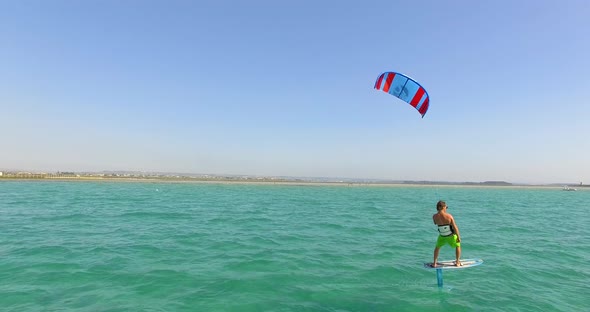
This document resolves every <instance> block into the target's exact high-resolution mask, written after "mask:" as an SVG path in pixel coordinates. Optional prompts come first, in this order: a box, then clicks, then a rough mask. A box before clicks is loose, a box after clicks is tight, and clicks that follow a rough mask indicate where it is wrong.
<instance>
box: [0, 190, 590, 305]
mask: <svg viewBox="0 0 590 312" xmlns="http://www.w3.org/2000/svg"><path fill="white" fill-rule="evenodd" d="M439 199H444V200H446V201H447V204H448V205H449V210H448V211H449V213H451V214H453V215H454V216H455V219H456V221H457V224H458V225H459V227H460V229H461V234H462V239H463V240H462V246H463V258H482V259H484V261H485V263H484V264H483V265H482V266H478V267H474V268H467V269H462V270H449V271H445V273H444V281H445V286H444V287H443V288H438V287H437V286H436V275H435V272H434V271H431V270H426V269H423V268H422V263H423V262H429V261H431V258H432V249H433V247H434V242H435V240H436V235H437V232H436V228H435V227H434V225H433V224H432V220H431V215H432V214H433V213H434V212H435V210H436V209H435V205H436V202H437V201H438V200H439ZM589 208H590V190H580V191H578V192H563V191H561V190H560V189H541V188H540V189H532V188H467V187H362V186H353V187H346V186H291V185H289V186H284V185H244V184H241V185H240V184H236V185H233V184H231V185H222V184H172V183H160V184H156V183H94V182H0V278H1V280H2V282H1V283H0V310H2V311H583V310H588V308H589V307H590V299H589V298H590V296H589V294H590V291H589V290H590V286H589V283H590V269H588V268H589V267H588V266H587V265H588V263H589V261H590V225H589V224H588V223H589V221H590V218H588V212H589V211H590V209H589ZM453 256H454V250H453V249H451V248H450V247H444V248H443V249H442V250H441V258H442V259H452V258H453Z"/></svg>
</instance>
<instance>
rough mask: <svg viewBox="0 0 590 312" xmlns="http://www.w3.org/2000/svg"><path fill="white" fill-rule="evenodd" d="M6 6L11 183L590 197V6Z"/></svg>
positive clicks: (1, 21) (2, 33) (3, 54)
mask: <svg viewBox="0 0 590 312" xmlns="http://www.w3.org/2000/svg"><path fill="white" fill-rule="evenodd" d="M0 6H1V9H0V112H1V114H2V121H1V122H0V133H2V135H1V136H0V137H1V138H2V140H1V141H2V153H0V169H26V170H43V171H66V170H67V171H70V170H73V171H99V170H140V171H173V172H187V173H204V174H249V175H271V176H283V175H288V176H305V177H307V176H316V177H347V178H383V179H394V180H445V181H488V180H504V181H509V182H524V183H553V182H556V183H561V182H564V183H566V182H567V183H579V182H585V183H590V161H589V159H590V140H589V139H588V138H587V136H588V134H589V133H590V122H589V120H588V119H589V118H588V116H590V102H589V100H588V90H590V75H589V74H588V73H589V72H590V58H589V57H588V55H589V51H590V40H589V39H588V38H589V36H588V34H590V19H588V16H590V2H588V1H585V0H577V1H569V0H568V1H532V0H531V1H503V0H502V1H371V2H366V1H270V0H269V1H257V0H253V1H221V0H220V1H105V0H103V1H98V0H97V1H57V0H56V1H3V2H2V3H1V4H0ZM384 71H398V72H402V73H405V74H407V75H409V76H411V77H413V78H414V79H416V80H417V81H419V82H420V83H421V84H422V85H423V86H424V87H425V88H426V89H427V91H428V93H429V95H430V98H431V101H430V109H429V111H428V113H427V114H426V116H425V117H424V118H423V119H422V118H420V115H419V114H418V112H417V111H416V110H414V109H413V108H412V107H410V106H409V105H408V104H405V103H404V102H401V101H399V100H397V99H396V98H394V97H392V96H389V95H387V94H385V93H382V92H379V91H376V90H374V89H373V84H374V82H375V79H376V78H377V76H378V75H379V74H380V73H382V72H384Z"/></svg>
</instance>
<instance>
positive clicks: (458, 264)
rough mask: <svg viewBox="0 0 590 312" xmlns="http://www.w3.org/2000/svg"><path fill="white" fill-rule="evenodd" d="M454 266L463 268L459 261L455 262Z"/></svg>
mask: <svg viewBox="0 0 590 312" xmlns="http://www.w3.org/2000/svg"><path fill="white" fill-rule="evenodd" d="M455 266H458V267H460V266H463V263H461V260H459V261H455Z"/></svg>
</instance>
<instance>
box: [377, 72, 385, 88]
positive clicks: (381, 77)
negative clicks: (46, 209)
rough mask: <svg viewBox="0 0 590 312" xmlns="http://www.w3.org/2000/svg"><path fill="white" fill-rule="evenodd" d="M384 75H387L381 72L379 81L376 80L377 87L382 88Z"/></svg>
mask: <svg viewBox="0 0 590 312" xmlns="http://www.w3.org/2000/svg"><path fill="white" fill-rule="evenodd" d="M383 76H385V74H381V76H379V79H377V82H375V89H377V90H379V89H381V81H382V80H383Z"/></svg>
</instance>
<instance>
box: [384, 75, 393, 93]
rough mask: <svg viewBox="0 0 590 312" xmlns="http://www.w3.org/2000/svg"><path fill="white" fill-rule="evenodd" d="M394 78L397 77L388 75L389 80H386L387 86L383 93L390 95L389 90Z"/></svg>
mask: <svg viewBox="0 0 590 312" xmlns="http://www.w3.org/2000/svg"><path fill="white" fill-rule="evenodd" d="M394 77H395V73H389V75H387V79H386V80H385V85H384V86H383V92H388V93H389V88H391V82H392V81H393V78H394Z"/></svg>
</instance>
